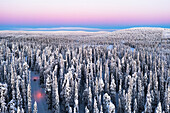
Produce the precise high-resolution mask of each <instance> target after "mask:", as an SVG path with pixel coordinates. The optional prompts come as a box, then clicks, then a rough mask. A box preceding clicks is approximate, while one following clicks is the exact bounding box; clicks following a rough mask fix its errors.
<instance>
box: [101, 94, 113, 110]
mask: <svg viewBox="0 0 170 113" xmlns="http://www.w3.org/2000/svg"><path fill="white" fill-rule="evenodd" d="M103 107H104V112H106V113H115V105H114V104H113V103H112V102H111V98H110V96H109V95H108V94H107V93H105V94H104V96H103Z"/></svg>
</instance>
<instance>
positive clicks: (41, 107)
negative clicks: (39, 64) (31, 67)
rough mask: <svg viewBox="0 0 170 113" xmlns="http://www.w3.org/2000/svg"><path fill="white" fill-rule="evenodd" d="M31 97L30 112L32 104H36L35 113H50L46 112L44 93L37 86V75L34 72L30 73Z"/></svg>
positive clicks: (49, 112)
mask: <svg viewBox="0 0 170 113" xmlns="http://www.w3.org/2000/svg"><path fill="white" fill-rule="evenodd" d="M31 95H32V111H33V109H34V102H35V101H36V102H37V108H38V112H37V113H51V111H50V110H48V105H47V103H46V98H45V91H44V89H43V88H41V87H40V85H39V74H37V73H36V72H35V71H31Z"/></svg>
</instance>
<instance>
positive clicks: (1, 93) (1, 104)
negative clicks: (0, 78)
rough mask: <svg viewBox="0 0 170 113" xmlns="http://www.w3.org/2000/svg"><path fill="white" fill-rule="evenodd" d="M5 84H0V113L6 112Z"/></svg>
mask: <svg viewBox="0 0 170 113" xmlns="http://www.w3.org/2000/svg"><path fill="white" fill-rule="evenodd" d="M7 91H8V89H7V84H1V83H0V112H2V113H5V112H7V106H6V102H5V99H6V96H7Z"/></svg>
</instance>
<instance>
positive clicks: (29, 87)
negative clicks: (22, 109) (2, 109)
mask: <svg viewBox="0 0 170 113" xmlns="http://www.w3.org/2000/svg"><path fill="white" fill-rule="evenodd" d="M27 108H28V113H31V111H32V110H31V85H30V84H28V86H27Z"/></svg>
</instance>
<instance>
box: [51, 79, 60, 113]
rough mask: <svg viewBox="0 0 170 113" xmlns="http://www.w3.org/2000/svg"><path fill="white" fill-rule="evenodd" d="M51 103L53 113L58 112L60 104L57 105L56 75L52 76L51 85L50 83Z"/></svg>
mask: <svg viewBox="0 0 170 113" xmlns="http://www.w3.org/2000/svg"><path fill="white" fill-rule="evenodd" d="M52 87H53V88H52V89H53V90H52V91H53V92H52V100H53V101H52V104H53V111H54V112H55V113H59V112H60V105H59V94H58V82H57V77H56V76H55V77H54V80H53V85H52Z"/></svg>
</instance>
